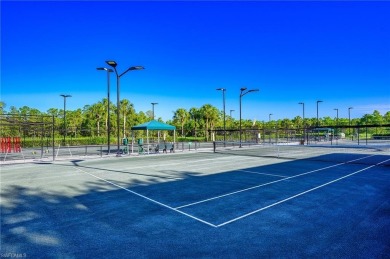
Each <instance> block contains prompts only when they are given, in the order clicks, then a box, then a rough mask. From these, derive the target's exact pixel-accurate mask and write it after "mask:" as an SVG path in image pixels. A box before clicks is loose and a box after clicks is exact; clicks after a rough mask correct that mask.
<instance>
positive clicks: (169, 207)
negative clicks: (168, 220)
mask: <svg viewBox="0 0 390 259" xmlns="http://www.w3.org/2000/svg"><path fill="white" fill-rule="evenodd" d="M76 169H77V170H78V171H80V172H83V173H85V174H88V175H90V176H92V177H95V178H97V179H99V180H102V181H104V182H106V183H109V184H111V185H114V186H116V187H118V188H121V189H122V190H125V191H127V192H130V193H132V194H134V195H137V196H139V197H141V198H144V199H146V200H148V201H151V202H153V203H156V204H158V205H160V206H162V207H165V208H168V209H170V210H173V211H176V212H178V213H180V214H183V215H185V216H187V217H190V218H192V219H195V220H197V221H199V222H202V223H204V224H206V225H208V226H211V227H214V228H216V227H217V226H216V225H214V224H211V223H209V222H207V221H204V220H202V219H200V218H197V217H195V216H192V215H190V214H188V213H185V212H183V211H180V210H178V209H175V208H172V207H171V206H168V205H166V204H164V203H161V202H158V201H156V200H153V199H151V198H148V197H146V196H144V195H142V194H139V193H137V192H135V191H132V190H129V189H127V188H125V187H122V186H120V185H118V184H116V183H113V182H111V181H108V180H106V179H104V178H101V177H99V176H96V175H94V174H91V173H88V172H87V171H84V170H82V169H80V168H77V167H76Z"/></svg>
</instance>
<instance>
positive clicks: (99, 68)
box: [96, 67, 114, 154]
mask: <svg viewBox="0 0 390 259" xmlns="http://www.w3.org/2000/svg"><path fill="white" fill-rule="evenodd" d="M96 69H97V70H105V71H107V154H110V133H111V123H110V73H112V72H114V70H112V69H111V68H105V67H98V68H96Z"/></svg>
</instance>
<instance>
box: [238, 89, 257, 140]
mask: <svg viewBox="0 0 390 259" xmlns="http://www.w3.org/2000/svg"><path fill="white" fill-rule="evenodd" d="M258 91H259V89H251V90H247V88H246V87H242V88H241V89H240V147H242V144H241V134H242V126H241V99H242V97H243V96H244V95H246V94H247V93H250V92H258Z"/></svg>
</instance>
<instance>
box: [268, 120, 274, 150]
mask: <svg viewBox="0 0 390 259" xmlns="http://www.w3.org/2000/svg"><path fill="white" fill-rule="evenodd" d="M272 115H273V114H272V113H270V114H268V124H269V128H270V132H269V143H271V133H272V131H271V116H272Z"/></svg>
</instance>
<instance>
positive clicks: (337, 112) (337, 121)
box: [333, 108, 339, 143]
mask: <svg viewBox="0 0 390 259" xmlns="http://www.w3.org/2000/svg"><path fill="white" fill-rule="evenodd" d="M333 110H335V111H336V126H337V128H336V129H337V131H336V132H337V134H338V126H339V109H338V108H334V109H333ZM335 135H336V134H335ZM336 143H337V137H336Z"/></svg>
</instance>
